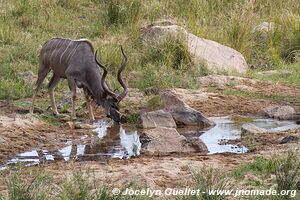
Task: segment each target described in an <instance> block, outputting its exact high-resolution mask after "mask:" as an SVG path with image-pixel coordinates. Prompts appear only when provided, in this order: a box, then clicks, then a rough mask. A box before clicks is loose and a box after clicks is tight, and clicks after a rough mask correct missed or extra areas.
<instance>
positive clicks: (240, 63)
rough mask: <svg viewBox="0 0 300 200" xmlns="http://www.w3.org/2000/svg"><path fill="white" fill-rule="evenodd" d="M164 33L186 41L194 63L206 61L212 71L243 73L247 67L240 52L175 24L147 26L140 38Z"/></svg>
mask: <svg viewBox="0 0 300 200" xmlns="http://www.w3.org/2000/svg"><path fill="white" fill-rule="evenodd" d="M166 35H169V36H172V37H174V38H182V39H183V40H184V41H185V42H186V43H187V47H188V52H189V54H190V56H191V58H192V61H193V62H194V63H195V64H196V65H199V64H202V63H206V64H207V67H208V68H209V69H210V70H211V71H214V72H237V73H245V72H246V71H247V69H248V65H247V63H246V61H245V59H244V57H243V55H242V54H241V53H240V52H238V51H236V50H234V49H232V48H230V47H227V46H224V45H222V44H219V43H217V42H215V41H211V40H207V39H203V38H200V37H197V36H195V35H193V34H191V33H188V32H187V31H186V30H185V29H184V28H182V27H180V26H177V25H167V26H150V27H147V28H146V29H145V30H144V34H143V35H142V39H143V40H144V41H145V42H152V41H157V40H158V39H162V38H164V36H166Z"/></svg>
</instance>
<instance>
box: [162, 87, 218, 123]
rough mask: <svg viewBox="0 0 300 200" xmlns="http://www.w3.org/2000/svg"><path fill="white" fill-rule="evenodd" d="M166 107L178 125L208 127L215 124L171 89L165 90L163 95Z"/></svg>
mask: <svg viewBox="0 0 300 200" xmlns="http://www.w3.org/2000/svg"><path fill="white" fill-rule="evenodd" d="M160 96H161V100H162V102H163V104H164V109H165V111H167V112H170V113H171V115H172V117H173V118H174V120H175V122H176V124H177V125H178V126H199V127H201V128H206V127H210V126H214V125H215V124H214V122H212V121H210V120H209V119H207V118H206V117H205V116H204V115H203V114H202V113H200V112H198V111H196V110H195V109H193V108H191V107H189V106H188V105H187V104H186V103H184V102H183V101H182V100H180V99H179V98H178V97H177V96H176V94H174V93H173V92H171V91H165V92H163V93H162V94H161V95H160Z"/></svg>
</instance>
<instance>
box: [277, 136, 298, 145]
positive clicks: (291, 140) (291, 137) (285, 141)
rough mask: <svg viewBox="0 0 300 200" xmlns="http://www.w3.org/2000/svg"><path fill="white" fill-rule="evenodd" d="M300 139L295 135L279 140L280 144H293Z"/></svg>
mask: <svg viewBox="0 0 300 200" xmlns="http://www.w3.org/2000/svg"><path fill="white" fill-rule="evenodd" d="M298 139H299V138H298V137H296V136H293V135H289V136H286V137H284V138H280V140H279V142H278V143H279V144H286V143H289V142H293V141H297V140H298Z"/></svg>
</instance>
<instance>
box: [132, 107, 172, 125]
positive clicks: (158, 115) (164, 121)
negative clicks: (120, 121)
mask: <svg viewBox="0 0 300 200" xmlns="http://www.w3.org/2000/svg"><path fill="white" fill-rule="evenodd" d="M138 126H139V127H140V128H157V127H167V128H176V123H175V121H174V119H173V117H172V115H171V113H169V112H165V111H163V110H156V111H152V112H147V113H143V114H142V115H141V116H140V117H139V119H138Z"/></svg>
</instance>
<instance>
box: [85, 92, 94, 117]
mask: <svg viewBox="0 0 300 200" xmlns="http://www.w3.org/2000/svg"><path fill="white" fill-rule="evenodd" d="M83 91H84V96H85V100H86V105H87V107H88V110H89V115H90V120H92V121H94V120H95V116H94V113H93V107H92V100H91V98H90V96H89V95H88V92H87V91H86V89H83Z"/></svg>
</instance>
